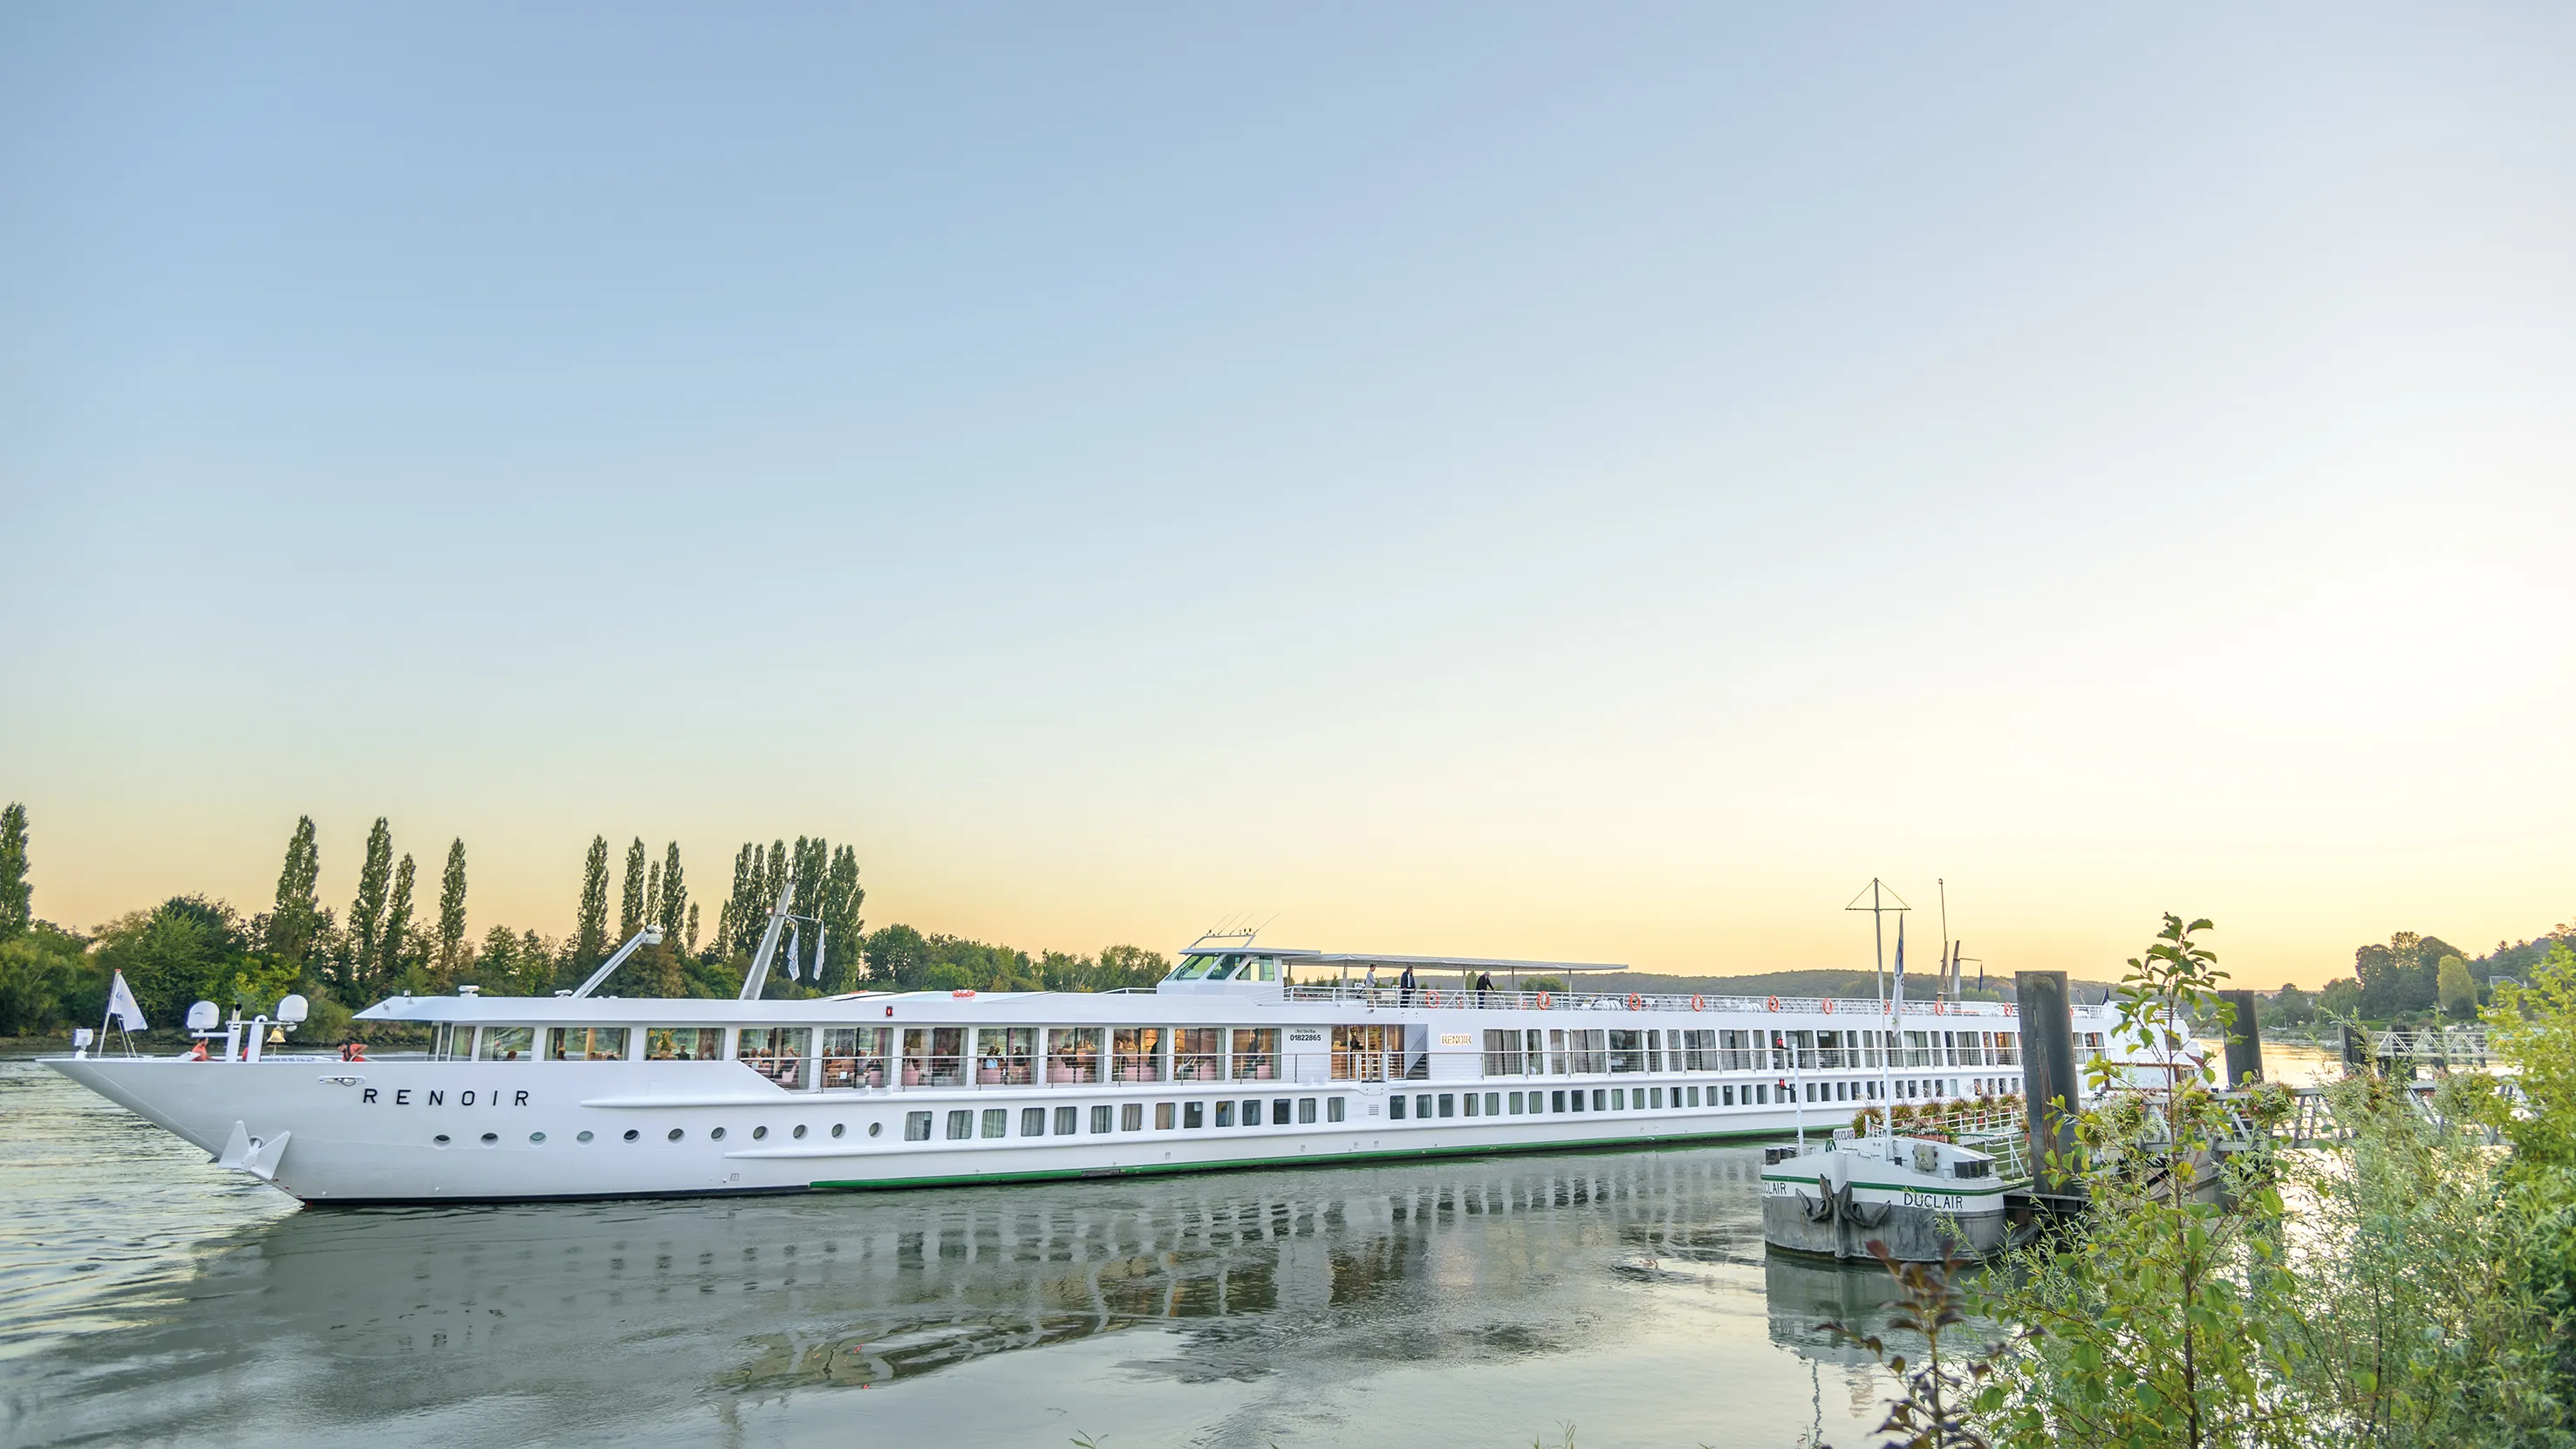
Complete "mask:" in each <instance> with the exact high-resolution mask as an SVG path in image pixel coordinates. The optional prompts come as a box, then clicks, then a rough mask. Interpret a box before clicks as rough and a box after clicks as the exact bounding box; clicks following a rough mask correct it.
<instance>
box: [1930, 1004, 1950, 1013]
mask: <svg viewBox="0 0 2576 1449" xmlns="http://www.w3.org/2000/svg"><path fill="white" fill-rule="evenodd" d="M1932 1014H1933V1015H1934V1016H1948V1015H1949V1014H1950V1006H1949V1003H1947V1002H1942V1001H1936V1002H1933V1003H1932Z"/></svg>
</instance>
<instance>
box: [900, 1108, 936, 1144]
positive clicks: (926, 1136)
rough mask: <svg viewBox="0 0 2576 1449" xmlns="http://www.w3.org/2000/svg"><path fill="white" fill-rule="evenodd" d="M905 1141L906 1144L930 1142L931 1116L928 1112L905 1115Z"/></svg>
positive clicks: (907, 1113)
mask: <svg viewBox="0 0 2576 1449" xmlns="http://www.w3.org/2000/svg"><path fill="white" fill-rule="evenodd" d="M903 1140H904V1141H906V1142H927V1141H929V1140H930V1114H929V1113H927V1112H906V1113H904V1114H903Z"/></svg>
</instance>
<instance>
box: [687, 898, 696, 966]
mask: <svg viewBox="0 0 2576 1449" xmlns="http://www.w3.org/2000/svg"><path fill="white" fill-rule="evenodd" d="M688 944H689V954H690V955H692V956H695V955H696V954H698V903H697V902H695V901H691V902H690V903H689V942H688Z"/></svg>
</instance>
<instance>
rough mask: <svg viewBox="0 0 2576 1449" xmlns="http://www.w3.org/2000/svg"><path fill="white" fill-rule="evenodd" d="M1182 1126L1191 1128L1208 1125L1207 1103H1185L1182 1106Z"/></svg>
mask: <svg viewBox="0 0 2576 1449" xmlns="http://www.w3.org/2000/svg"><path fill="white" fill-rule="evenodd" d="M1181 1125H1182V1126H1184V1127H1191V1128H1197V1127H1205V1126H1206V1125H1207V1103H1205V1102H1183V1103H1182V1104H1181Z"/></svg>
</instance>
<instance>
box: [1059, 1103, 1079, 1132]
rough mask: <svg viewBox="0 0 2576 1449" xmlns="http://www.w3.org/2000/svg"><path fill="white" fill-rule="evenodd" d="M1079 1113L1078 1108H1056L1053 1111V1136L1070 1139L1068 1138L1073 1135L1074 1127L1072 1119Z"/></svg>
mask: <svg viewBox="0 0 2576 1449" xmlns="http://www.w3.org/2000/svg"><path fill="white" fill-rule="evenodd" d="M1080 1111H1081V1109H1080V1108H1078V1107H1058V1108H1056V1109H1055V1135H1056V1136H1058V1137H1070V1136H1072V1135H1073V1127H1074V1118H1075V1116H1076V1115H1077V1114H1078V1113H1079V1112H1080Z"/></svg>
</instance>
